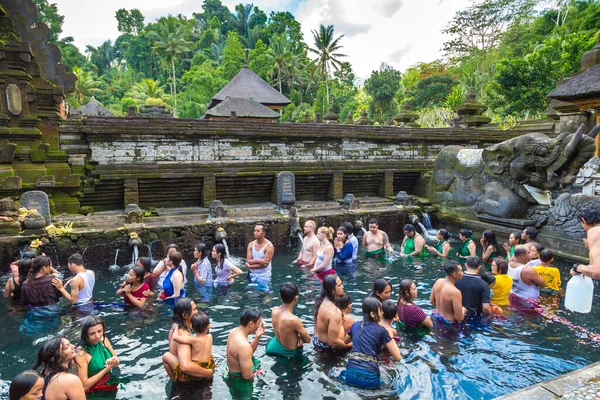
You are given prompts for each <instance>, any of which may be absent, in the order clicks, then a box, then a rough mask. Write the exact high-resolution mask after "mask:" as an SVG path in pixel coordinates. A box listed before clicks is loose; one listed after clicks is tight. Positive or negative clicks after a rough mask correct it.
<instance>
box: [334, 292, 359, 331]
mask: <svg viewBox="0 0 600 400" xmlns="http://www.w3.org/2000/svg"><path fill="white" fill-rule="evenodd" d="M335 305H336V306H337V307H338V308H339V309H340V311H342V319H343V321H344V337H345V336H346V334H347V333H348V331H349V330H350V327H351V326H352V324H353V323H355V322H356V320H355V319H354V317H353V316H352V315H350V311H352V299H351V298H350V296H349V295H348V293H344V294H343V295H342V297H338V298H336V299H335Z"/></svg>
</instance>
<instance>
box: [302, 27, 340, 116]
mask: <svg viewBox="0 0 600 400" xmlns="http://www.w3.org/2000/svg"><path fill="white" fill-rule="evenodd" d="M333 31H334V28H333V25H329V26H327V27H326V26H324V25H323V24H321V25H320V26H319V30H318V31H316V30H313V31H311V32H312V34H313V38H314V41H315V48H314V49H313V48H309V50H310V51H311V52H313V53H315V54H317V65H318V66H319V67H320V68H321V70H322V71H323V75H324V76H325V88H326V90H327V103H328V104H329V76H330V75H329V72H330V71H331V68H332V67H333V68H334V69H335V70H336V71H337V70H338V69H339V67H340V66H341V65H342V62H341V61H340V58H342V57H346V55H345V54H341V53H338V51H339V50H340V49H341V48H342V47H343V46H341V45H340V39H342V38H343V37H344V35H340V36H338V37H337V38H336V39H334V38H333Z"/></svg>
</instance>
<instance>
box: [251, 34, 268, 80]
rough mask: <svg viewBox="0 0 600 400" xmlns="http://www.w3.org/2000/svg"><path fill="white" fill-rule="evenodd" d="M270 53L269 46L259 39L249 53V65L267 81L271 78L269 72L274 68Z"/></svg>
mask: <svg viewBox="0 0 600 400" xmlns="http://www.w3.org/2000/svg"><path fill="white" fill-rule="evenodd" d="M268 53H269V48H268V47H267V45H266V44H264V43H263V41H262V40H260V39H259V40H258V42H256V44H255V45H254V48H253V49H252V50H250V52H249V54H248V66H249V67H250V69H251V70H252V71H254V72H256V74H257V75H258V76H260V77H261V78H263V79H264V80H266V81H268V80H269V74H270V73H271V71H272V70H273V68H272V63H271V58H270V55H269V54H268Z"/></svg>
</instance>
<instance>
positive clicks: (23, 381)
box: [8, 369, 41, 400]
mask: <svg viewBox="0 0 600 400" xmlns="http://www.w3.org/2000/svg"><path fill="white" fill-rule="evenodd" d="M40 378H41V376H40V374H38V372H37V371H34V370H31V369H30V370H27V371H23V372H21V373H20V374H19V375H17V376H15V377H14V378H13V380H12V382H11V383H10V389H8V393H9V394H8V398H9V400H20V399H21V397H23V396H25V395H26V394H27V393H29V391H30V390H31V389H32V388H33V387H34V386H35V384H36V383H37V382H38V380H39V379H40Z"/></svg>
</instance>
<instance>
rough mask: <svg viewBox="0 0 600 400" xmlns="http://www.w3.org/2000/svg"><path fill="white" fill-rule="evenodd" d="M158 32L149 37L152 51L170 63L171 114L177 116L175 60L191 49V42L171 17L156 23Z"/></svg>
mask: <svg viewBox="0 0 600 400" xmlns="http://www.w3.org/2000/svg"><path fill="white" fill-rule="evenodd" d="M158 25H159V29H158V32H151V33H150V39H152V40H153V41H154V45H153V46H152V52H153V53H155V54H159V55H160V56H162V57H164V58H165V59H166V60H167V62H170V64H171V70H172V72H171V79H172V80H173V116H174V117H177V82H176V76H175V60H176V59H179V58H180V57H181V55H182V54H184V53H187V52H188V51H191V49H192V45H193V43H192V42H189V41H187V40H186V39H185V32H184V29H182V28H181V26H180V25H179V23H178V21H177V20H176V19H175V18H173V17H168V18H163V19H161V20H160V21H159V23H158Z"/></svg>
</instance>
